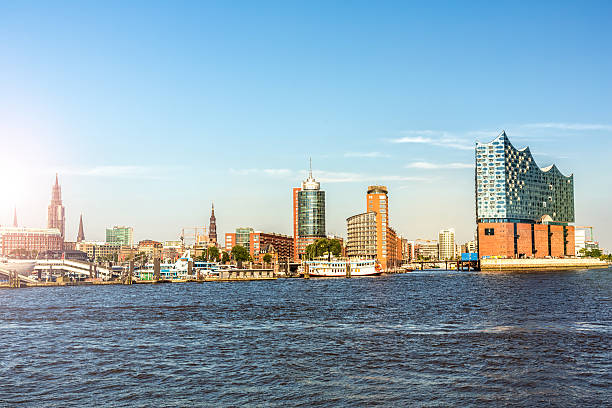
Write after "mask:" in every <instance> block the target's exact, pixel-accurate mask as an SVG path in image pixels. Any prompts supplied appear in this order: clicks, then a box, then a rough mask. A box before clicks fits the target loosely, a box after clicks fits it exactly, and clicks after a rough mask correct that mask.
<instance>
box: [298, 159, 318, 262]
mask: <svg viewBox="0 0 612 408" xmlns="http://www.w3.org/2000/svg"><path fill="white" fill-rule="evenodd" d="M293 234H294V242H295V251H294V252H295V259H296V260H298V259H301V258H302V256H303V255H304V252H305V251H306V247H307V246H308V245H310V244H312V243H313V242H315V241H316V240H317V239H319V238H325V237H326V235H325V191H322V190H321V185H320V183H319V182H317V181H316V180H315V179H314V178H313V177H312V164H311V166H310V172H309V174H308V178H307V179H306V180H304V181H303V182H302V187H301V188H294V189H293Z"/></svg>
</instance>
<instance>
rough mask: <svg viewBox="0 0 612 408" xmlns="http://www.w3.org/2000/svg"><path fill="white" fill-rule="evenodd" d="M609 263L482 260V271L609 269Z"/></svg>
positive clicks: (580, 259) (593, 261)
mask: <svg viewBox="0 0 612 408" xmlns="http://www.w3.org/2000/svg"><path fill="white" fill-rule="evenodd" d="M607 267H608V263H607V262H605V261H600V260H599V259H590V258H561V259H481V260H480V270H481V271H496V270H525V269H527V270H553V269H583V268H584V269H588V268H607Z"/></svg>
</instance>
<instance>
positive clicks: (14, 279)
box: [0, 268, 37, 287]
mask: <svg viewBox="0 0 612 408" xmlns="http://www.w3.org/2000/svg"><path fill="white" fill-rule="evenodd" d="M0 276H3V277H6V278H7V280H8V281H9V284H10V285H11V286H17V287H18V286H19V285H20V284H21V282H24V283H36V282H37V281H36V279H33V278H30V277H28V276H25V275H21V274H19V273H17V272H14V271H9V270H8V269H4V268H0Z"/></svg>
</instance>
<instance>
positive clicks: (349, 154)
mask: <svg viewBox="0 0 612 408" xmlns="http://www.w3.org/2000/svg"><path fill="white" fill-rule="evenodd" d="M344 157H365V158H376V157H390V156H389V155H388V154H385V153H381V152H346V153H344Z"/></svg>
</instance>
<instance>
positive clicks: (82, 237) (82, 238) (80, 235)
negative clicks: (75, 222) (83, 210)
mask: <svg viewBox="0 0 612 408" xmlns="http://www.w3.org/2000/svg"><path fill="white" fill-rule="evenodd" d="M83 241H85V232H84V231H83V214H81V219H80V221H79V233H78V234H77V242H83Z"/></svg>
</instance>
